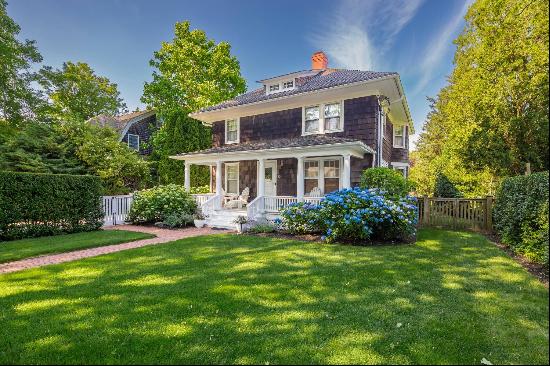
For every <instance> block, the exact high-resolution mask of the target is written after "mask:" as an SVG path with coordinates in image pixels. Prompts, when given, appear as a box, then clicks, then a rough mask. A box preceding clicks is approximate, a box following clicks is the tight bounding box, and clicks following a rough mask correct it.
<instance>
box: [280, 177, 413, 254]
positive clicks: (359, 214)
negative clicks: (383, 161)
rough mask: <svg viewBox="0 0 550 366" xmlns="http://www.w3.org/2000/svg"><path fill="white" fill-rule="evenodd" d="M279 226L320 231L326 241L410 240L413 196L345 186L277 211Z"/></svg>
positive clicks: (288, 229) (317, 232)
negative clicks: (318, 197)
mask: <svg viewBox="0 0 550 366" xmlns="http://www.w3.org/2000/svg"><path fill="white" fill-rule="evenodd" d="M281 218H282V220H281V226H282V227H283V228H284V229H285V230H287V231H289V232H291V233H296V234H321V235H322V239H323V240H325V241H327V242H334V241H348V242H349V241H351V242H356V243H368V242H372V241H376V240H383V241H388V240H400V241H410V240H411V238H413V237H414V236H415V235H416V224H417V222H418V208H417V205H416V198H414V197H410V196H404V197H395V196H391V198H390V197H389V196H388V195H386V193H385V192H384V191H382V190H379V189H362V188H358V187H357V188H346V189H342V190H339V191H335V192H332V193H329V194H327V195H326V196H325V197H324V199H323V200H322V201H321V202H320V203H319V204H312V203H307V202H300V203H295V204H291V205H290V206H288V207H286V208H285V209H283V210H282V211H281Z"/></svg>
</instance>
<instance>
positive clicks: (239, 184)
mask: <svg viewBox="0 0 550 366" xmlns="http://www.w3.org/2000/svg"><path fill="white" fill-rule="evenodd" d="M229 166H236V167H237V192H236V194H240V193H241V192H240V191H239V189H240V187H241V182H240V181H239V179H240V176H239V175H240V174H239V173H240V172H239V163H225V166H224V170H225V172H224V173H225V177H224V178H225V179H224V181H225V182H224V183H225V187H224V191H225V192H226V193H231V194H233V192H227V167H229Z"/></svg>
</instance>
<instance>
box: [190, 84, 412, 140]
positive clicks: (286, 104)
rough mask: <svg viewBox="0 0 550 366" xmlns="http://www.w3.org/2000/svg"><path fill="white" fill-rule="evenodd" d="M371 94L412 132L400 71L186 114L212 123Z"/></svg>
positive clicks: (397, 122)
mask: <svg viewBox="0 0 550 366" xmlns="http://www.w3.org/2000/svg"><path fill="white" fill-rule="evenodd" d="M371 95H373V96H379V95H384V96H386V97H388V98H389V101H390V105H389V106H388V107H387V108H386V112H387V114H388V116H389V117H390V120H391V122H392V123H393V124H396V125H408V126H409V128H410V131H411V133H414V125H413V121H412V118H411V114H410V111H409V106H408V104H407V99H406V97H405V93H404V91H403V85H402V84H401V79H400V78H399V75H389V76H386V77H383V78H378V79H374V80H367V81H361V82H356V83H352V84H345V85H339V86H334V87H330V88H325V89H318V90H314V91H310V92H305V93H300V94H291V95H286V96H281V97H279V98H271V99H267V100H263V101H259V102H255V103H249V104H244V105H238V106H230V107H226V108H221V109H217V110H212V111H204V112H195V113H191V114H189V116H190V117H191V118H194V119H197V120H199V121H201V122H203V123H204V124H206V125H211V124H212V123H214V122H217V121H223V120H226V119H232V118H238V117H246V116H253V115H258V114H263V113H271V112H276V111H281V110H286V109H292V108H299V107H303V106H305V105H310V104H316V103H323V102H327V101H333V100H342V99H353V98H359V97H365V96H371Z"/></svg>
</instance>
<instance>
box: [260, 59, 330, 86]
mask: <svg viewBox="0 0 550 366" xmlns="http://www.w3.org/2000/svg"><path fill="white" fill-rule="evenodd" d="M327 68H328V58H327V56H326V55H325V53H324V52H322V51H318V52H315V53H314V54H313V55H312V56H311V70H304V71H298V72H293V73H291V74H285V75H281V76H276V77H273V78H269V79H264V80H260V81H258V82H259V83H262V84H263V85H264V90H265V93H266V95H270V94H276V93H282V92H286V91H289V90H293V89H296V87H297V85H296V83H297V80H296V79H299V78H303V77H307V76H313V75H315V74H317V73H319V72H320V71H323V70H326V69H327Z"/></svg>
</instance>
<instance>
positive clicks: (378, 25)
mask: <svg viewBox="0 0 550 366" xmlns="http://www.w3.org/2000/svg"><path fill="white" fill-rule="evenodd" d="M423 1H424V0H396V1H392V2H390V1H384V0H371V1H359V0H346V1H343V2H341V3H339V5H338V7H337V8H336V9H335V10H334V11H333V13H332V14H331V18H330V21H327V19H323V21H322V23H323V25H325V26H326V27H325V28H323V30H322V31H320V32H317V33H315V34H313V35H312V36H311V39H310V41H311V42H312V43H313V44H314V45H315V46H316V47H318V48H319V49H322V50H324V51H325V52H326V53H327V55H328V57H329V60H330V61H331V65H333V66H338V67H344V68H348V69H360V70H374V69H377V68H380V66H382V68H383V66H385V65H383V63H382V62H383V59H384V57H383V56H384V53H385V52H386V51H388V50H389V49H390V48H391V46H392V45H393V42H394V39H395V36H396V35H397V34H398V33H399V32H400V31H401V30H402V29H403V28H404V27H405V26H406V25H407V24H408V23H409V21H410V20H411V19H412V18H413V17H414V15H415V14H416V12H417V11H418V8H419V7H420V5H421V4H422V2H423Z"/></svg>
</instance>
